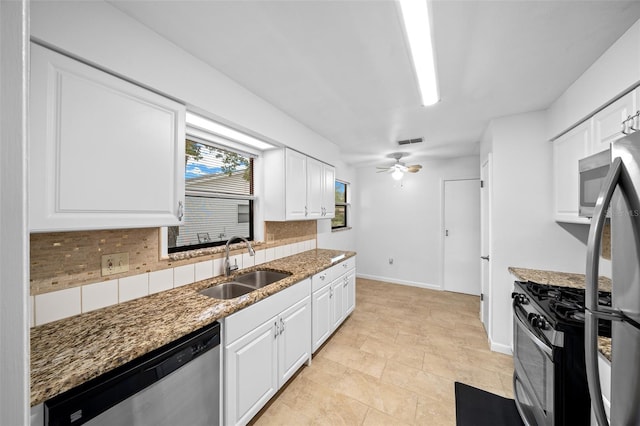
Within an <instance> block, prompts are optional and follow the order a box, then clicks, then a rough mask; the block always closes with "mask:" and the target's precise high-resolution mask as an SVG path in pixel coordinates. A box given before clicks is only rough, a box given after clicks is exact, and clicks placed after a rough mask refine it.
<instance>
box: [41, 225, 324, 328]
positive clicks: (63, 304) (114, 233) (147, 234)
mask: <svg viewBox="0 0 640 426" xmlns="http://www.w3.org/2000/svg"><path fill="white" fill-rule="evenodd" d="M265 235H269V239H270V240H269V241H268V242H267V243H259V244H256V255H255V256H249V255H248V254H247V253H246V249H245V248H244V247H242V248H241V249H236V250H234V251H232V254H233V255H232V256H231V257H230V260H231V262H232V263H234V262H237V264H238V266H239V267H240V268H247V267H250V266H254V265H259V264H261V263H265V262H269V261H271V260H274V259H278V258H281V257H285V256H290V255H292V254H296V253H300V252H303V251H306V250H311V249H315V248H316V222H315V221H308V222H266V223H265ZM120 252H127V253H129V271H128V272H125V273H121V274H117V275H111V276H107V277H103V276H101V258H102V255H103V254H111V253H120ZM159 252H160V250H159V229H158V228H145V229H123V230H106V231H105V230H101V231H80V232H59V233H46V234H32V235H31V259H30V261H31V304H32V317H31V325H32V326H33V325H40V324H44V323H47V322H50V321H55V320H58V319H62V318H66V317H69V316H73V315H76V314H79V313H82V312H88V311H91V310H95V309H99V308H103V307H106V306H110V305H114V304H117V303H122V302H125V301H128V300H132V299H136V298H139V297H144V296H147V295H149V294H153V293H157V292H160V291H164V290H169V289H171V288H174V287H178V286H182V285H187V284H191V283H193V282H195V281H200V280H203V279H208V278H212V277H215V276H218V275H222V273H223V264H222V263H223V260H222V257H223V256H224V253H223V252H222V251H216V252H215V253H209V254H206V255H203V256H199V257H192V258H186V259H182V260H170V259H160V258H159Z"/></svg>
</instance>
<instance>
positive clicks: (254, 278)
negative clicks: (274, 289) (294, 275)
mask: <svg viewBox="0 0 640 426" xmlns="http://www.w3.org/2000/svg"><path fill="white" fill-rule="evenodd" d="M288 276H291V274H290V273H288V272H276V271H268V270H264V271H253V272H247V273H246V274H242V275H238V276H237V277H235V279H234V280H233V282H237V283H241V284H245V285H248V286H251V287H252V288H254V289H258V288H262V287H264V286H266V285H269V284H272V283H275V282H276V281H280V280H281V279H283V278H287V277H288Z"/></svg>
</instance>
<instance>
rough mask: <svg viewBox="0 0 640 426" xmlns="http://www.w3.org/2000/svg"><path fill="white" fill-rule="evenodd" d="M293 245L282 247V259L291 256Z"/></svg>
mask: <svg viewBox="0 0 640 426" xmlns="http://www.w3.org/2000/svg"><path fill="white" fill-rule="evenodd" d="M291 254H292V253H291V244H286V245H284V246H282V257H287V256H291Z"/></svg>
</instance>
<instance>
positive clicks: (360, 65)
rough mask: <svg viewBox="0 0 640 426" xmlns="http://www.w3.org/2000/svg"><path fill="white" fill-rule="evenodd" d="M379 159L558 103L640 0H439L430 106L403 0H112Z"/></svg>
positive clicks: (453, 144) (357, 157)
mask: <svg viewBox="0 0 640 426" xmlns="http://www.w3.org/2000/svg"><path fill="white" fill-rule="evenodd" d="M109 3H110V4H112V5H114V6H115V7H117V8H118V9H120V10H121V11H122V12H124V13H125V14H128V15H130V16H131V17H133V18H134V19H136V20H138V21H139V22H141V23H142V24H144V25H146V26H148V27H149V28H151V29H152V30H154V31H156V32H157V33H159V34H160V35H162V36H163V37H165V38H166V39H168V40H170V41H171V42H173V43H175V44H176V45H178V46H180V47H181V48H182V49H184V50H186V51H187V52H189V53H191V54H192V55H194V56H196V57H198V58H200V59H202V60H204V61H205V62H207V63H209V64H210V65H211V66H213V67H214V68H216V69H217V70H219V71H221V72H223V73H224V74H226V75H227V76H229V77H230V78H232V79H233V80H235V81H237V82H238V83H239V84H241V85H243V86H244V87H246V88H247V89H248V90H250V91H252V92H253V93H255V94H257V95H258V96H260V97H262V98H263V99H265V100H267V101H268V102H270V103H271V104H273V105H275V106H276V107H278V108H280V109H281V110H283V111H284V112H286V113H287V114H289V115H290V116H292V117H293V118H295V119H296V120H298V121H300V122H301V123H303V124H305V125H307V126H308V127H309V128H311V129H313V130H314V131H316V132H317V133H319V134H320V135H322V136H324V137H326V138H327V139H329V140H331V141H332V142H334V143H336V144H337V145H338V146H339V147H340V149H341V150H342V152H343V154H344V158H345V160H346V161H348V162H351V163H353V164H369V163H371V162H375V161H379V159H380V157H381V156H382V155H385V154H387V153H388V152H390V151H393V150H394V149H395V148H396V141H397V140H400V139H407V138H414V137H424V138H425V143H424V144H422V145H421V146H419V147H418V146H416V147H411V152H412V153H413V155H414V156H419V155H421V156H433V157H454V156H463V155H473V154H477V150H478V144H477V142H478V141H479V139H480V137H481V135H482V131H483V130H484V129H485V127H486V125H487V124H488V122H489V120H491V119H492V118H495V117H500V116H504V115H509V114H514V113H520V112H527V111H534V110H540V109H545V108H547V107H548V106H549V105H550V104H551V103H552V102H553V101H554V100H555V99H556V98H557V97H558V96H560V95H561V94H562V92H563V91H564V90H565V89H566V88H567V87H568V86H569V85H570V84H571V83H572V82H573V81H575V80H576V79H577V78H578V77H579V76H580V75H581V74H582V73H583V72H584V71H585V70H586V69H587V68H588V67H589V65H591V64H592V63H593V62H594V61H595V60H596V59H597V58H598V57H599V56H600V55H601V54H602V53H603V52H604V51H605V50H606V49H607V48H608V47H609V46H610V45H611V44H612V43H613V42H614V41H615V40H617V39H618V38H619V37H620V36H621V35H622V34H623V33H624V32H625V31H626V30H627V29H628V28H629V27H630V26H631V25H632V24H633V23H634V22H635V21H636V20H638V19H639V18H640V2H637V1H614V0H609V1H527V0H523V1H484V0H480V1H444V0H440V1H434V2H433V4H432V11H433V18H432V19H433V28H434V29H433V31H434V43H435V49H436V60H437V68H438V78H439V88H440V94H441V99H442V100H441V101H440V102H439V103H438V104H436V105H434V106H431V107H426V108H425V107H421V106H420V99H419V95H418V89H417V83H416V81H415V77H414V74H413V70H412V67H411V62H410V59H409V56H408V51H407V47H406V43H405V39H404V34H403V32H402V26H401V23H400V20H399V13H398V9H397V5H396V4H395V2H393V1H385V0H381V1H314V0H307V1H269V0H266V1H219V0H216V1H166V0H159V1H153V0H149V1H109Z"/></svg>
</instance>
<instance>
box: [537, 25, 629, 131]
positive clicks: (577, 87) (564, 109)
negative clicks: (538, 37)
mask: <svg viewBox="0 0 640 426" xmlns="http://www.w3.org/2000/svg"><path fill="white" fill-rule="evenodd" d="M638 83H640V21H637V22H636V23H635V24H633V26H631V28H629V29H628V30H627V31H626V32H625V33H624V34H623V35H622V37H620V38H619V39H618V40H617V41H616V42H615V43H614V44H613V45H612V46H611V47H609V48H608V49H607V51H606V52H605V53H603V54H602V56H600V58H598V60H597V61H596V62H594V63H593V65H591V66H590V67H589V68H588V69H587V70H586V71H585V72H584V73H583V74H582V75H581V76H580V77H579V78H578V79H577V80H576V81H575V82H574V83H573V84H572V85H571V86H569V88H567V90H566V91H565V92H564V93H563V94H562V96H560V97H559V98H558V99H557V100H556V101H555V102H554V103H553V104H552V105H551V107H549V113H550V114H549V130H548V133H547V138H548V139H551V138H554V137H556V136H558V135H559V134H560V133H563V132H565V131H566V130H568V129H569V128H571V127H573V126H574V125H576V124H578V123H579V122H581V121H584V119H585V118H586V117H587V116H589V115H591V114H593V113H594V112H595V111H596V110H597V109H599V108H601V107H603V106H605V105H606V104H607V103H609V102H611V101H613V100H614V99H615V98H617V97H618V96H620V95H622V94H624V93H625V92H627V91H629V89H630V88H633V87H634V86H636V85H638Z"/></svg>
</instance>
